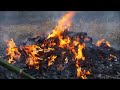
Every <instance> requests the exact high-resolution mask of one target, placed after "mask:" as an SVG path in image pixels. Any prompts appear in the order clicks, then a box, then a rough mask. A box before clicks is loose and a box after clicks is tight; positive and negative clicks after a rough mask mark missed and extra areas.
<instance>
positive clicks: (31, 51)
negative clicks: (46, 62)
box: [21, 45, 40, 69]
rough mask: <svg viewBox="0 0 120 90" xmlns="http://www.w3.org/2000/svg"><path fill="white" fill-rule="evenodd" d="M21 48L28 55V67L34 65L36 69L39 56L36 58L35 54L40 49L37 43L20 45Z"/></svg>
mask: <svg viewBox="0 0 120 90" xmlns="http://www.w3.org/2000/svg"><path fill="white" fill-rule="evenodd" d="M21 49H24V50H25V52H26V53H27V55H28V57H27V59H26V64H27V65H28V66H29V67H32V66H34V67H35V68H36V69H38V68H39V65H38V64H39V59H40V58H38V57H37V55H38V52H39V50H40V47H39V46H37V45H29V46H25V47H21Z"/></svg>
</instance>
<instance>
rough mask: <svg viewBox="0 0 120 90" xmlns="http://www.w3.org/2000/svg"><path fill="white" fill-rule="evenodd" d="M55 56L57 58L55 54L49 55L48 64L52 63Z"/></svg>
mask: <svg viewBox="0 0 120 90" xmlns="http://www.w3.org/2000/svg"><path fill="white" fill-rule="evenodd" d="M55 58H57V56H51V57H49V59H50V60H49V61H48V66H51V65H52V64H53V62H54V60H55Z"/></svg>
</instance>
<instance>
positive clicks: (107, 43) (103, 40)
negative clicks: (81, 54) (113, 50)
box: [96, 39, 110, 47]
mask: <svg viewBox="0 0 120 90" xmlns="http://www.w3.org/2000/svg"><path fill="white" fill-rule="evenodd" d="M102 43H105V44H106V45H107V46H108V47H110V43H109V42H108V41H106V42H105V39H101V40H98V41H97V43H96V46H98V47H99V46H101V44H102Z"/></svg>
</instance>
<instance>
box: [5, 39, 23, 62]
mask: <svg viewBox="0 0 120 90" xmlns="http://www.w3.org/2000/svg"><path fill="white" fill-rule="evenodd" d="M6 42H7V47H8V48H7V49H6V52H7V55H9V59H8V63H15V62H16V61H15V60H13V59H19V58H20V56H21V54H20V52H19V51H18V48H17V47H16V45H15V43H14V41H13V39H10V40H9V41H6Z"/></svg>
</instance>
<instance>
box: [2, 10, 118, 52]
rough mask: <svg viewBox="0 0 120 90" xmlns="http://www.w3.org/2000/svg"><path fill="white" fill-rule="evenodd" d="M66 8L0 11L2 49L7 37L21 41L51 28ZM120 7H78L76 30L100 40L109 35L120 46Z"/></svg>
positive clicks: (75, 21)
mask: <svg viewBox="0 0 120 90" xmlns="http://www.w3.org/2000/svg"><path fill="white" fill-rule="evenodd" d="M65 13H66V11H0V51H4V49H5V45H6V44H5V42H4V41H5V40H7V39H10V38H13V39H14V41H15V42H16V44H19V43H20V42H22V41H23V40H25V39H26V38H28V37H31V36H33V35H36V34H41V33H46V32H49V31H51V30H52V29H53V28H54V26H55V25H56V23H57V21H58V20H59V18H60V17H61V16H62V15H64V14H65ZM119 29H120V11H80V12H79V11H77V14H76V15H75V16H74V18H73V27H72V30H74V31H76V32H78V31H83V32H87V33H88V35H89V36H91V37H92V38H93V40H94V42H96V41H97V40H99V39H101V38H105V39H106V40H107V41H109V42H110V43H111V45H112V46H113V47H115V48H116V49H120V40H119V39H120V36H119V34H120V30H119Z"/></svg>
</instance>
